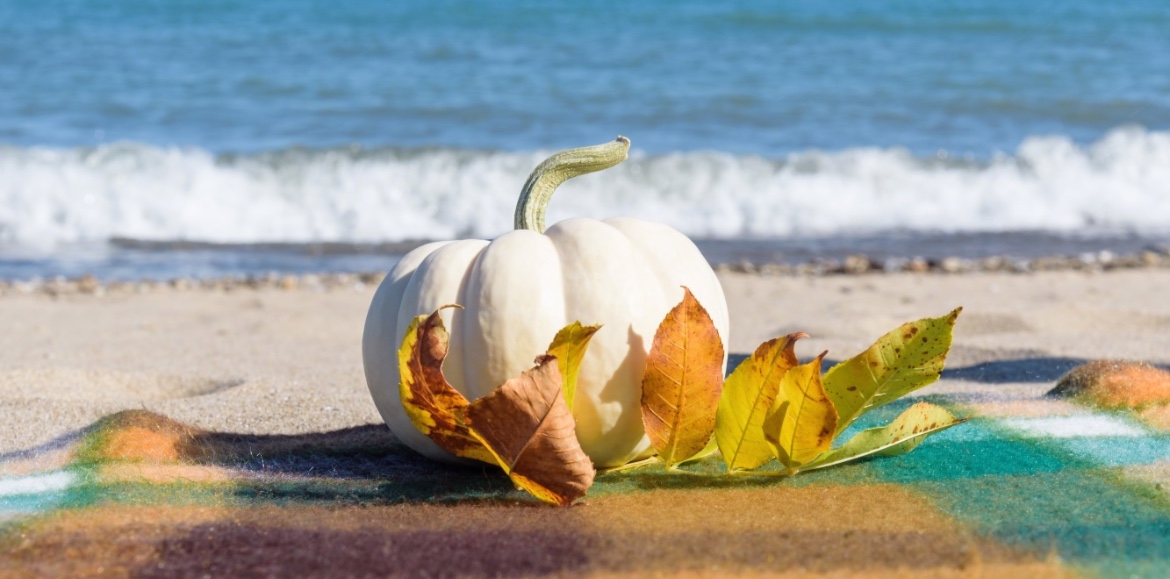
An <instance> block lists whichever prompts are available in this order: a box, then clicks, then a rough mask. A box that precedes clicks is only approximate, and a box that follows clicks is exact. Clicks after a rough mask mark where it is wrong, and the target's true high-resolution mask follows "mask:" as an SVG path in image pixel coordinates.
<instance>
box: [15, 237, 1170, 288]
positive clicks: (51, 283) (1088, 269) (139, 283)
mask: <svg viewBox="0 0 1170 579" xmlns="http://www.w3.org/2000/svg"><path fill="white" fill-rule="evenodd" d="M712 269H714V270H715V271H716V272H717V273H721V274H726V273H734V274H749V275H758V276H763V277H790V278H791V277H833V276H872V275H889V274H900V273H910V274H924V275H931V274H935V275H964V274H973V273H1006V274H1024V275H1026V274H1030V273H1036V272H1063V271H1074V272H1084V273H1108V272H1113V271H1123V270H1166V269H1170V248H1157V249H1145V250H1142V251H1141V252H1137V253H1128V254H1115V253H1113V252H1111V251H1098V252H1090V253H1084V254H1081V255H1078V256H1068V255H1052V256H1044V257H1035V258H1018V257H1008V256H991V257H984V258H963V257H956V256H950V257H943V258H925V257H920V256H916V257H902V258H885V259H880V260H879V259H877V258H874V257H871V256H869V255H866V254H861V253H858V254H853V255H849V256H846V257H845V258H844V259H835V258H818V259H813V260H809V261H804V262H800V263H776V262H765V263H755V262H752V261H748V260H740V261H737V262H724V263H716V264H712ZM386 273H387V272H379V271H352V272H323V273H277V272H271V271H270V272H266V273H255V274H249V275H243V276H218V277H208V278H196V277H172V278H167V279H141V280H103V279H102V278H100V277H99V276H95V275H92V274H86V275H82V276H76V277H67V276H60V275H58V276H53V277H47V278H41V277H33V278H27V279H0V297H3V296H8V295H28V294H44V295H49V296H53V297H56V296H61V295H91V296H102V295H105V294H107V293H149V292H157V291H167V290H173V291H223V292H231V291H237V290H260V289H281V290H295V289H307V290H316V291H335V290H344V289H357V290H361V289H364V288H365V287H366V286H373V287H376V286H377V285H378V284H379V283H381V282H382V278H384V277H385V276H386Z"/></svg>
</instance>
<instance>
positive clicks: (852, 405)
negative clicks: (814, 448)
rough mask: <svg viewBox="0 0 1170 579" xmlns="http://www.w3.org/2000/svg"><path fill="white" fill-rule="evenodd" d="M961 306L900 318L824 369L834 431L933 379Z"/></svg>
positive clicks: (937, 371)
mask: <svg viewBox="0 0 1170 579" xmlns="http://www.w3.org/2000/svg"><path fill="white" fill-rule="evenodd" d="M962 311H963V308H957V309H955V310H954V311H952V312H951V313H949V314H947V315H945V316H942V317H940V318H924V319H921V320H918V321H916V322H910V323H908V324H903V325H902V326H901V327H899V328H898V329H896V330H894V331H892V332H890V333H888V334H886V335H884V336H882V337H881V338H879V339H878V341H877V342H875V343H874V344H873V345H872V346H870V347H869V349H868V350H866V351H864V352H862V353H860V354H858V355H857V356H854V357H853V358H850V359H849V360H846V361H844V362H841V363H840V364H837V365H836V366H833V368H832V369H830V370H829V371H828V372H827V373H826V374H825V391H826V392H828V394H829V398H830V399H831V400H832V401H833V405H834V406H835V407H836V408H837V413H838V414H839V415H840V420H839V421H838V423H837V431H836V433H835V434H840V433H841V432H842V431H844V430H845V429H846V428H847V427H848V426H849V425H850V424H852V423H853V421H854V420H856V419H857V418H858V417H859V416H861V415H862V414H865V413H866V412H869V411H870V410H873V409H874V408H878V407H879V406H882V405H884V404H887V403H889V402H892V401H894V400H897V399H898V398H901V397H902V396H905V395H906V394H909V393H911V392H913V391H915V390H918V389H919V388H922V387H923V386H927V385H929V384H932V383H934V382H935V381H936V380H938V377H939V374H941V373H942V369H943V365H944V363H945V362H946V357H947V352H948V351H949V350H950V348H951V332H952V330H953V329H954V326H955V320H956V319H958V317H959V313H960V312H962Z"/></svg>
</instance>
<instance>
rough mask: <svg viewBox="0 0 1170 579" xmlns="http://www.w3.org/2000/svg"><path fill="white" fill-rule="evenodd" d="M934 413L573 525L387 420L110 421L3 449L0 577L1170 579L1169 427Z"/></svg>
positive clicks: (1116, 416) (691, 483) (631, 491)
mask: <svg viewBox="0 0 1170 579" xmlns="http://www.w3.org/2000/svg"><path fill="white" fill-rule="evenodd" d="M928 391H929V389H928ZM926 398H927V399H929V400H930V401H932V402H934V403H937V404H941V405H943V406H946V407H947V408H949V409H950V410H952V411H953V412H955V413H957V414H962V415H966V416H970V417H972V419H971V420H970V421H969V422H967V423H965V424H962V425H960V426H958V427H955V428H952V429H951V430H949V431H946V432H944V433H941V434H939V435H938V436H935V437H933V438H930V439H928V440H927V441H926V442H925V443H923V444H922V445H921V446H920V447H919V448H918V449H917V450H915V451H914V452H912V453H910V454H908V455H905V456H900V457H890V458H876V459H872V460H868V461H863V462H860V463H857V464H849V465H844V466H841V467H838V468H829V469H825V470H823V471H815V472H809V473H806V474H801V475H798V476H796V477H792V478H787V477H776V476H768V474H767V473H761V474H749V475H735V476H731V475H725V474H723V473H722V464H721V463H720V462H719V460H718V458H717V457H711V458H709V459H705V460H704V461H700V462H698V463H696V464H691V465H687V466H685V467H684V469H683V470H684V472H682V473H671V472H666V471H664V470H663V469H662V468H661V467H659V466H647V467H644V468H640V469H633V470H628V471H622V472H614V473H609V474H603V475H600V476H599V477H598V478H597V481H596V483H595V485H594V486H593V488H592V489H591V490H590V492H589V495H588V496H587V497H586V498H585V499H584V500H583V501H581V502H579V503H578V504H577V505H576V506H574V507H572V508H567V509H561V508H552V507H547V506H543V505H539V504H537V503H535V502H534V501H533V500H531V499H530V498H528V497H527V495H524V494H523V493H520V492H518V491H516V490H515V489H513V488H512V486H511V484H510V483H509V481H508V479H507V477H506V476H504V475H503V474H502V473H500V472H499V471H498V470H494V469H488V468H462V467H449V466H443V465H439V464H435V463H432V462H429V461H427V460H425V459H423V458H421V457H419V456H417V455H415V454H414V453H412V452H411V451H409V450H408V449H406V448H405V447H403V446H401V445H400V444H398V443H397V442H396V441H395V439H394V437H393V435H391V434H390V432H389V431H388V430H387V429H386V428H385V427H384V426H382V425H368V426H361V427H356V428H348V429H344V430H338V431H334V432H325V433H315V434H307V435H295V436H256V435H243V434H232V433H224V432H208V431H204V430H200V429H198V428H193V427H190V426H187V425H184V424H181V423H178V422H175V421H173V420H170V419H168V418H166V417H164V416H160V415H157V414H152V413H149V412H145V411H128V412H122V413H119V414H115V415H112V416H109V417H107V418H106V419H104V420H101V421H99V422H98V423H96V424H94V425H92V426H90V427H88V428H86V429H84V430H81V431H79V432H76V433H73V434H71V435H69V436H66V437H64V438H61V439H59V440H56V441H54V442H52V443H50V444H47V445H45V446H43V447H40V448H35V449H31V450H28V451H25V452H20V453H16V454H9V455H5V456H0V545H2V546H3V547H2V548H0V576H21V577H24V576H39V575H44V576H145V577H151V576H160V577H161V576H166V577H187V576H191V577H195V576H198V577H204V576H213V577H215V576H257V575H263V576H331V577H346V576H356V577H364V576H378V577H384V576H410V577H457V576H465V575H470V576H497V577H498V576H535V575H597V576H609V575H621V576H627V575H643V574H653V575H670V576H674V575H702V576H707V575H719V576H737V575H757V574H774V573H786V574H790V575H794V576H803V575H820V574H832V575H842V576H853V575H864V576H870V575H898V576H923V577H946V576H1000V575H1003V576H1067V575H1090V576H1102V577H1135V576H1136V577H1146V576H1148V577H1161V576H1168V575H1170V432H1166V431H1163V430H1160V429H1159V428H1158V427H1156V426H1150V423H1149V422H1148V421H1142V420H1140V419H1139V417H1138V416H1137V415H1136V414H1132V413H1128V412H1126V411H1109V412H1107V411H1102V410H1096V409H1093V408H1090V407H1087V406H1083V405H1080V404H1076V403H1074V402H1071V401H1069V400H1065V399H1061V398H1058V397H1039V398H1036V397H1031V398H1019V397H1015V398H1013V397H1010V396H1002V397H997V396H996V395H994V393H993V392H991V391H990V389H989V390H988V392H983V393H970V392H968V393H965V394H951V395H947V396H937V395H935V396H927V397H926ZM905 404H909V402H906V403H905ZM905 404H902V403H896V404H892V405H890V406H889V407H886V408H883V409H881V410H879V411H876V412H874V413H872V414H871V415H867V416H866V417H865V419H864V420H862V421H861V423H859V424H857V425H854V426H853V427H852V428H854V429H861V428H867V427H872V426H875V425H877V424H883V423H885V422H888V421H889V420H891V419H892V418H893V417H894V416H896V415H897V413H898V412H900V411H901V410H903V409H904V408H905ZM843 439H848V435H846V436H845V437H843Z"/></svg>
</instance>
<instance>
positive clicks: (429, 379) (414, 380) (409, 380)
mask: <svg viewBox="0 0 1170 579" xmlns="http://www.w3.org/2000/svg"><path fill="white" fill-rule="evenodd" d="M449 307H458V306H443V307H442V308H439V310H436V311H435V313H433V314H431V315H430V316H418V317H417V318H415V319H414V320H412V321H411V322H410V326H409V327H408V328H407V329H406V335H405V336H404V337H403V338H402V345H401V346H400V347H399V349H398V370H399V374H400V375H401V376H402V379H401V381H400V382H399V383H398V394H399V396H400V397H401V398H402V407H403V408H404V409H405V410H406V415H407V416H408V417H410V422H411V423H413V424H414V427H415V428H417V429H419V432H422V433H423V434H425V435H427V436H428V437H430V439H431V440H433V441H435V443H436V444H438V445H439V446H440V447H442V448H443V450H446V451H447V452H450V453H451V454H454V455H455V456H461V457H464V458H473V459H475V460H480V461H483V462H486V463H490V464H495V463H496V461H495V458H494V457H493V456H492V453H491V452H490V451H489V450H488V449H487V448H486V447H484V445H483V443H481V442H480V441H479V440H478V439H476V438H475V437H474V436H472V435H471V432H470V431H469V430H468V429H467V425H466V424H464V421H463V413H464V412H465V411H466V410H467V406H468V404H467V398H464V397H463V395H462V394H460V393H459V391H458V390H456V389H455V388H454V387H453V386H451V384H449V383H448V382H447V378H446V377H444V376H443V368H442V366H443V359H445V358H446V357H447V344H448V341H449V339H450V336H449V335H448V334H447V329H446V328H445V327H443V319H442V318H441V317H439V311H441V310H443V309H445V308H449Z"/></svg>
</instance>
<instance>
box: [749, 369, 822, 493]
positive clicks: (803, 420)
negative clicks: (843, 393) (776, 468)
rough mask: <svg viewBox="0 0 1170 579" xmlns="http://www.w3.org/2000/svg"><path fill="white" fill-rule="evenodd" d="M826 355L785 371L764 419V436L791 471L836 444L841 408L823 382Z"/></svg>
mask: <svg viewBox="0 0 1170 579" xmlns="http://www.w3.org/2000/svg"><path fill="white" fill-rule="evenodd" d="M826 353H827V352H826ZM824 358H825V353H822V354H821V355H820V356H817V357H816V359H815V360H813V361H812V362H809V363H807V364H802V365H800V366H796V367H794V368H792V369H791V370H789V371H788V372H787V373H785V374H784V377H783V378H781V379H780V393H779V395H778V396H777V397H776V402H775V403H774V404H773V409H772V410H771V411H770V412H769V413H768V416H767V417H766V418H765V419H764V438H765V440H767V441H768V444H769V445H770V446H771V447H772V450H773V452H775V453H776V457H777V458H779V459H780V462H781V463H783V464H784V466H785V467H786V468H787V469H788V470H789V471H790V472H795V471H796V469H797V468H798V467H800V466H801V465H803V464H804V463H806V462H809V461H811V460H813V459H814V458H816V457H817V456H819V455H821V454H822V453H824V452H825V451H827V450H829V448H830V447H831V446H832V444H833V436H834V435H833V433H834V431H835V429H836V426H837V411H836V409H834V408H833V403H832V402H831V401H830V400H829V397H828V395H827V394H825V388H824V386H823V385H822V384H821V362H822V361H823V360H824Z"/></svg>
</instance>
